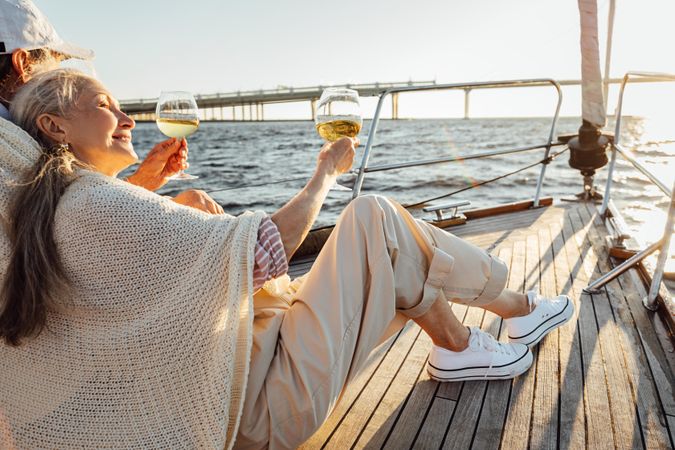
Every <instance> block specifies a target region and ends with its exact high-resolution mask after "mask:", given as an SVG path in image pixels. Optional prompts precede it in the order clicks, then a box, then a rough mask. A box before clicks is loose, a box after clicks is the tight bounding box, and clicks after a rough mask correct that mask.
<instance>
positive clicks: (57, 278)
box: [0, 69, 91, 346]
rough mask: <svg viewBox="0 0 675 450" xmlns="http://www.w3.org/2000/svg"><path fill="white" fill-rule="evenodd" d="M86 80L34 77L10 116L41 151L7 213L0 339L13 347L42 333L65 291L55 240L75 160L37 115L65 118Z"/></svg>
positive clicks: (60, 73)
mask: <svg viewBox="0 0 675 450" xmlns="http://www.w3.org/2000/svg"><path fill="white" fill-rule="evenodd" d="M90 81H91V78H89V77H88V76H86V75H84V74H81V73H79V72H76V71H73V70H67V69H61V70H56V71H53V72H47V73H44V74H41V75H38V76H37V77H35V78H34V79H33V80H31V81H29V82H28V83H27V84H26V85H25V86H24V87H22V88H21V90H20V91H19V92H18V93H17V95H16V96H15V98H14V101H13V102H12V106H11V113H12V116H13V118H14V120H15V121H16V123H17V125H19V126H20V127H22V128H23V129H24V130H25V131H27V132H28V133H29V134H30V135H32V136H33V137H34V138H35V139H36V140H37V141H38V142H39V143H40V144H41V146H42V155H41V156H40V158H39V160H38V161H37V163H36V164H35V165H34V166H33V168H32V170H31V173H30V174H28V177H27V181H26V182H25V183H20V184H19V185H18V187H17V194H16V197H15V198H14V201H13V204H12V206H11V210H10V216H9V217H10V218H11V223H10V226H9V237H10V239H11V242H12V244H13V248H12V253H11V256H10V261H9V265H8V267H7V273H6V274H5V280H4V283H3V287H2V296H1V297H0V338H1V339H4V340H5V342H6V343H7V344H9V345H13V346H18V345H20V344H21V340H22V339H24V338H29V337H35V336H37V335H39V334H40V332H41V331H42V330H43V329H44V327H45V325H46V321H47V312H48V310H49V309H50V308H52V307H55V306H56V305H57V299H58V298H59V296H60V295H62V294H64V293H65V292H67V289H68V285H69V283H68V277H67V275H66V272H65V270H64V268H63V264H62V262H61V259H60V257H59V253H58V248H57V246H56V242H55V240H54V217H55V214H56V208H57V206H58V202H59V199H60V198H61V196H62V195H63V193H64V191H65V190H66V188H67V187H68V185H69V184H70V183H71V182H72V180H73V178H74V174H75V170H76V168H77V167H81V166H82V165H81V164H80V163H79V162H78V161H77V159H76V158H75V156H74V155H73V153H72V152H71V151H70V149H69V148H68V145H66V144H62V145H58V144H55V143H54V142H52V141H51V140H50V139H49V138H48V137H47V136H46V135H45V134H44V133H42V131H41V130H40V129H39V128H38V126H37V119H38V117H39V116H40V115H42V114H45V113H47V114H54V115H59V116H62V117H67V113H68V111H70V108H71V107H73V106H75V104H76V102H77V100H78V97H79V93H80V91H81V89H82V87H83V86H84V85H85V83H88V82H90Z"/></svg>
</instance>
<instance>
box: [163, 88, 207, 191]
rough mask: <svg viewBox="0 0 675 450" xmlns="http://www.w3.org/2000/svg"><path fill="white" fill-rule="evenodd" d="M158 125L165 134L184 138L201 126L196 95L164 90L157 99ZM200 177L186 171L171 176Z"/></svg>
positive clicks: (187, 178) (178, 178) (192, 178)
mask: <svg viewBox="0 0 675 450" xmlns="http://www.w3.org/2000/svg"><path fill="white" fill-rule="evenodd" d="M156 115H157V127H158V128H159V131H161V132H162V133H163V134H164V135H166V136H168V137H172V138H178V139H182V138H184V137H187V136H189V135H191V134H192V133H194V132H195V131H197V128H199V108H197V102H196V101H195V98H194V96H193V95H192V94H191V93H189V92H183V91H163V92H162V93H161V94H160V96H159V99H158V100H157V110H156ZM195 178H199V177H197V176H195V175H190V174H188V173H185V172H184V171H182V170H181V171H180V172H179V173H178V174H176V175H174V176H173V177H171V179H172V180H194V179H195Z"/></svg>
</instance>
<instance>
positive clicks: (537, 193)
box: [532, 81, 562, 208]
mask: <svg viewBox="0 0 675 450" xmlns="http://www.w3.org/2000/svg"><path fill="white" fill-rule="evenodd" d="M551 84H553V86H554V87H555V88H556V90H557V91H558V104H557V105H556V107H555V115H554V116H553V121H552V122H551V131H550V132H549V134H548V145H546V152H544V159H547V158H548V155H549V154H550V153H551V145H552V144H553V135H554V134H555V126H556V124H557V123H558V115H559V114H560V106H561V105H562V89H560V85H559V84H558V82H557V81H552V83H551ZM546 166H548V162H544V163H543V164H542V165H541V171H540V172H539V180H537V189H536V190H535V192H534V202H533V203H532V207H533V208H539V196H540V195H541V187H542V185H543V184H544V176H545V175H546Z"/></svg>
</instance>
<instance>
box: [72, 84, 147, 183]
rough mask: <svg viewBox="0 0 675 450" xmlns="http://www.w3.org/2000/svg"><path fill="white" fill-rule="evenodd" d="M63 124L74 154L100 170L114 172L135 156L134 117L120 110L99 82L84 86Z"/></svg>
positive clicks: (107, 172) (133, 161) (114, 174)
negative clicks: (133, 140) (132, 138)
mask: <svg viewBox="0 0 675 450" xmlns="http://www.w3.org/2000/svg"><path fill="white" fill-rule="evenodd" d="M62 124H63V128H64V131H65V141H66V142H67V143H68V144H69V145H70V149H71V151H72V152H73V154H74V155H75V157H76V158H77V159H79V160H80V161H82V162H84V163H87V164H89V165H91V166H93V167H94V168H95V169H96V170H97V171H99V172H101V173H104V174H106V175H109V176H113V177H114V176H117V174H118V173H119V172H121V171H122V170H124V169H125V168H127V167H128V166H130V165H131V164H133V163H135V162H136V161H137V160H138V155H136V152H134V147H133V145H132V143H131V130H132V129H133V128H134V126H135V125H136V124H135V122H134V120H133V119H132V118H130V117H129V116H127V115H126V114H124V113H123V112H122V111H120V108H119V103H117V100H115V98H113V96H112V95H111V94H110V93H109V92H108V91H107V89H105V88H104V87H103V86H102V85H101V84H100V83H98V82H90V83H89V85H88V86H87V87H86V88H85V89H83V91H82V93H81V94H80V97H79V99H78V100H77V106H76V107H75V108H74V111H72V113H71V114H70V115H69V117H68V118H67V119H64V121H63V122H62Z"/></svg>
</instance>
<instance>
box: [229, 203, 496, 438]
mask: <svg viewBox="0 0 675 450" xmlns="http://www.w3.org/2000/svg"><path fill="white" fill-rule="evenodd" d="M506 280H507V268H506V266H505V265H504V264H503V263H502V262H501V261H499V260H497V259H495V258H493V257H492V256H490V255H489V254H487V253H486V252H485V251H483V250H481V249H479V248H478V247H475V246H474V245H471V244H469V243H468V242H465V241H463V240H461V239H459V238H457V237H455V236H453V235H451V234H449V233H447V232H445V231H442V230H440V229H438V228H436V227H434V226H431V225H428V224H426V223H424V222H421V221H417V220H415V219H413V218H412V216H410V214H409V213H408V212H407V211H406V210H405V209H403V208H402V207H401V206H400V205H397V204H395V203H394V202H392V201H389V200H387V199H386V198H384V197H378V196H363V197H359V198H357V199H356V200H354V201H352V202H351V203H350V204H349V206H347V208H345V210H344V211H343V213H342V215H341V216H340V218H339V219H338V222H337V225H336V227H335V229H334V230H333V232H332V234H331V236H330V238H329V239H328V241H327V242H326V245H325V246H324V248H323V250H322V251H321V253H320V254H319V256H318V257H317V259H316V262H315V263H314V265H313V267H312V269H311V270H310V272H309V273H308V274H307V275H306V276H304V277H301V278H300V279H297V280H295V281H294V282H293V283H291V284H290V286H288V287H285V288H284V289H283V292H278V293H276V294H275V295H271V294H270V293H268V292H266V291H265V290H261V291H259V292H258V293H257V294H256V295H255V297H254V312H255V317H254V322H253V350H252V355H251V366H250V373H249V378H248V385H247V389H246V397H245V402H244V411H243V415H242V418H241V424H240V426H239V432H238V436H237V440H236V443H235V448H239V449H258V448H267V447H269V448H272V449H282V448H288V449H291V448H295V447H297V446H298V445H300V444H302V443H303V442H304V441H305V440H306V439H308V438H309V437H310V436H311V435H312V434H313V433H314V432H315V431H316V430H317V429H318V428H319V427H320V426H321V424H322V423H323V422H324V420H325V419H326V418H327V417H328V415H329V414H330V412H331V411H332V409H333V408H334V407H335V405H336V402H337V400H338V399H339V397H340V394H341V392H342V391H343V389H344V388H345V386H346V385H347V384H348V383H349V382H350V380H352V379H353V378H354V377H355V376H356V375H357V373H358V372H359V370H360V368H361V367H363V365H364V363H365V362H366V360H367V358H368V355H369V354H370V353H371V351H372V350H373V349H374V348H375V347H377V346H378V345H379V344H380V343H381V342H383V341H384V340H385V339H386V338H388V337H389V336H391V335H392V334H393V333H395V332H396V331H398V330H399V329H401V328H402V327H403V326H404V325H405V323H406V322H407V320H408V319H410V318H415V317H418V316H420V315H422V314H424V313H425V312H426V311H427V310H428V309H429V307H430V306H431V305H432V303H433V302H434V301H435V300H436V299H437V298H438V297H439V296H440V295H441V292H440V291H441V290H442V293H443V294H444V295H445V298H448V299H451V300H452V301H455V302H461V303H466V304H469V305H473V306H481V305H485V304H487V303H489V302H491V301H492V300H494V299H495V298H496V297H497V296H498V295H499V294H500V293H501V292H502V290H503V289H504V286H505V284H506Z"/></svg>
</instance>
